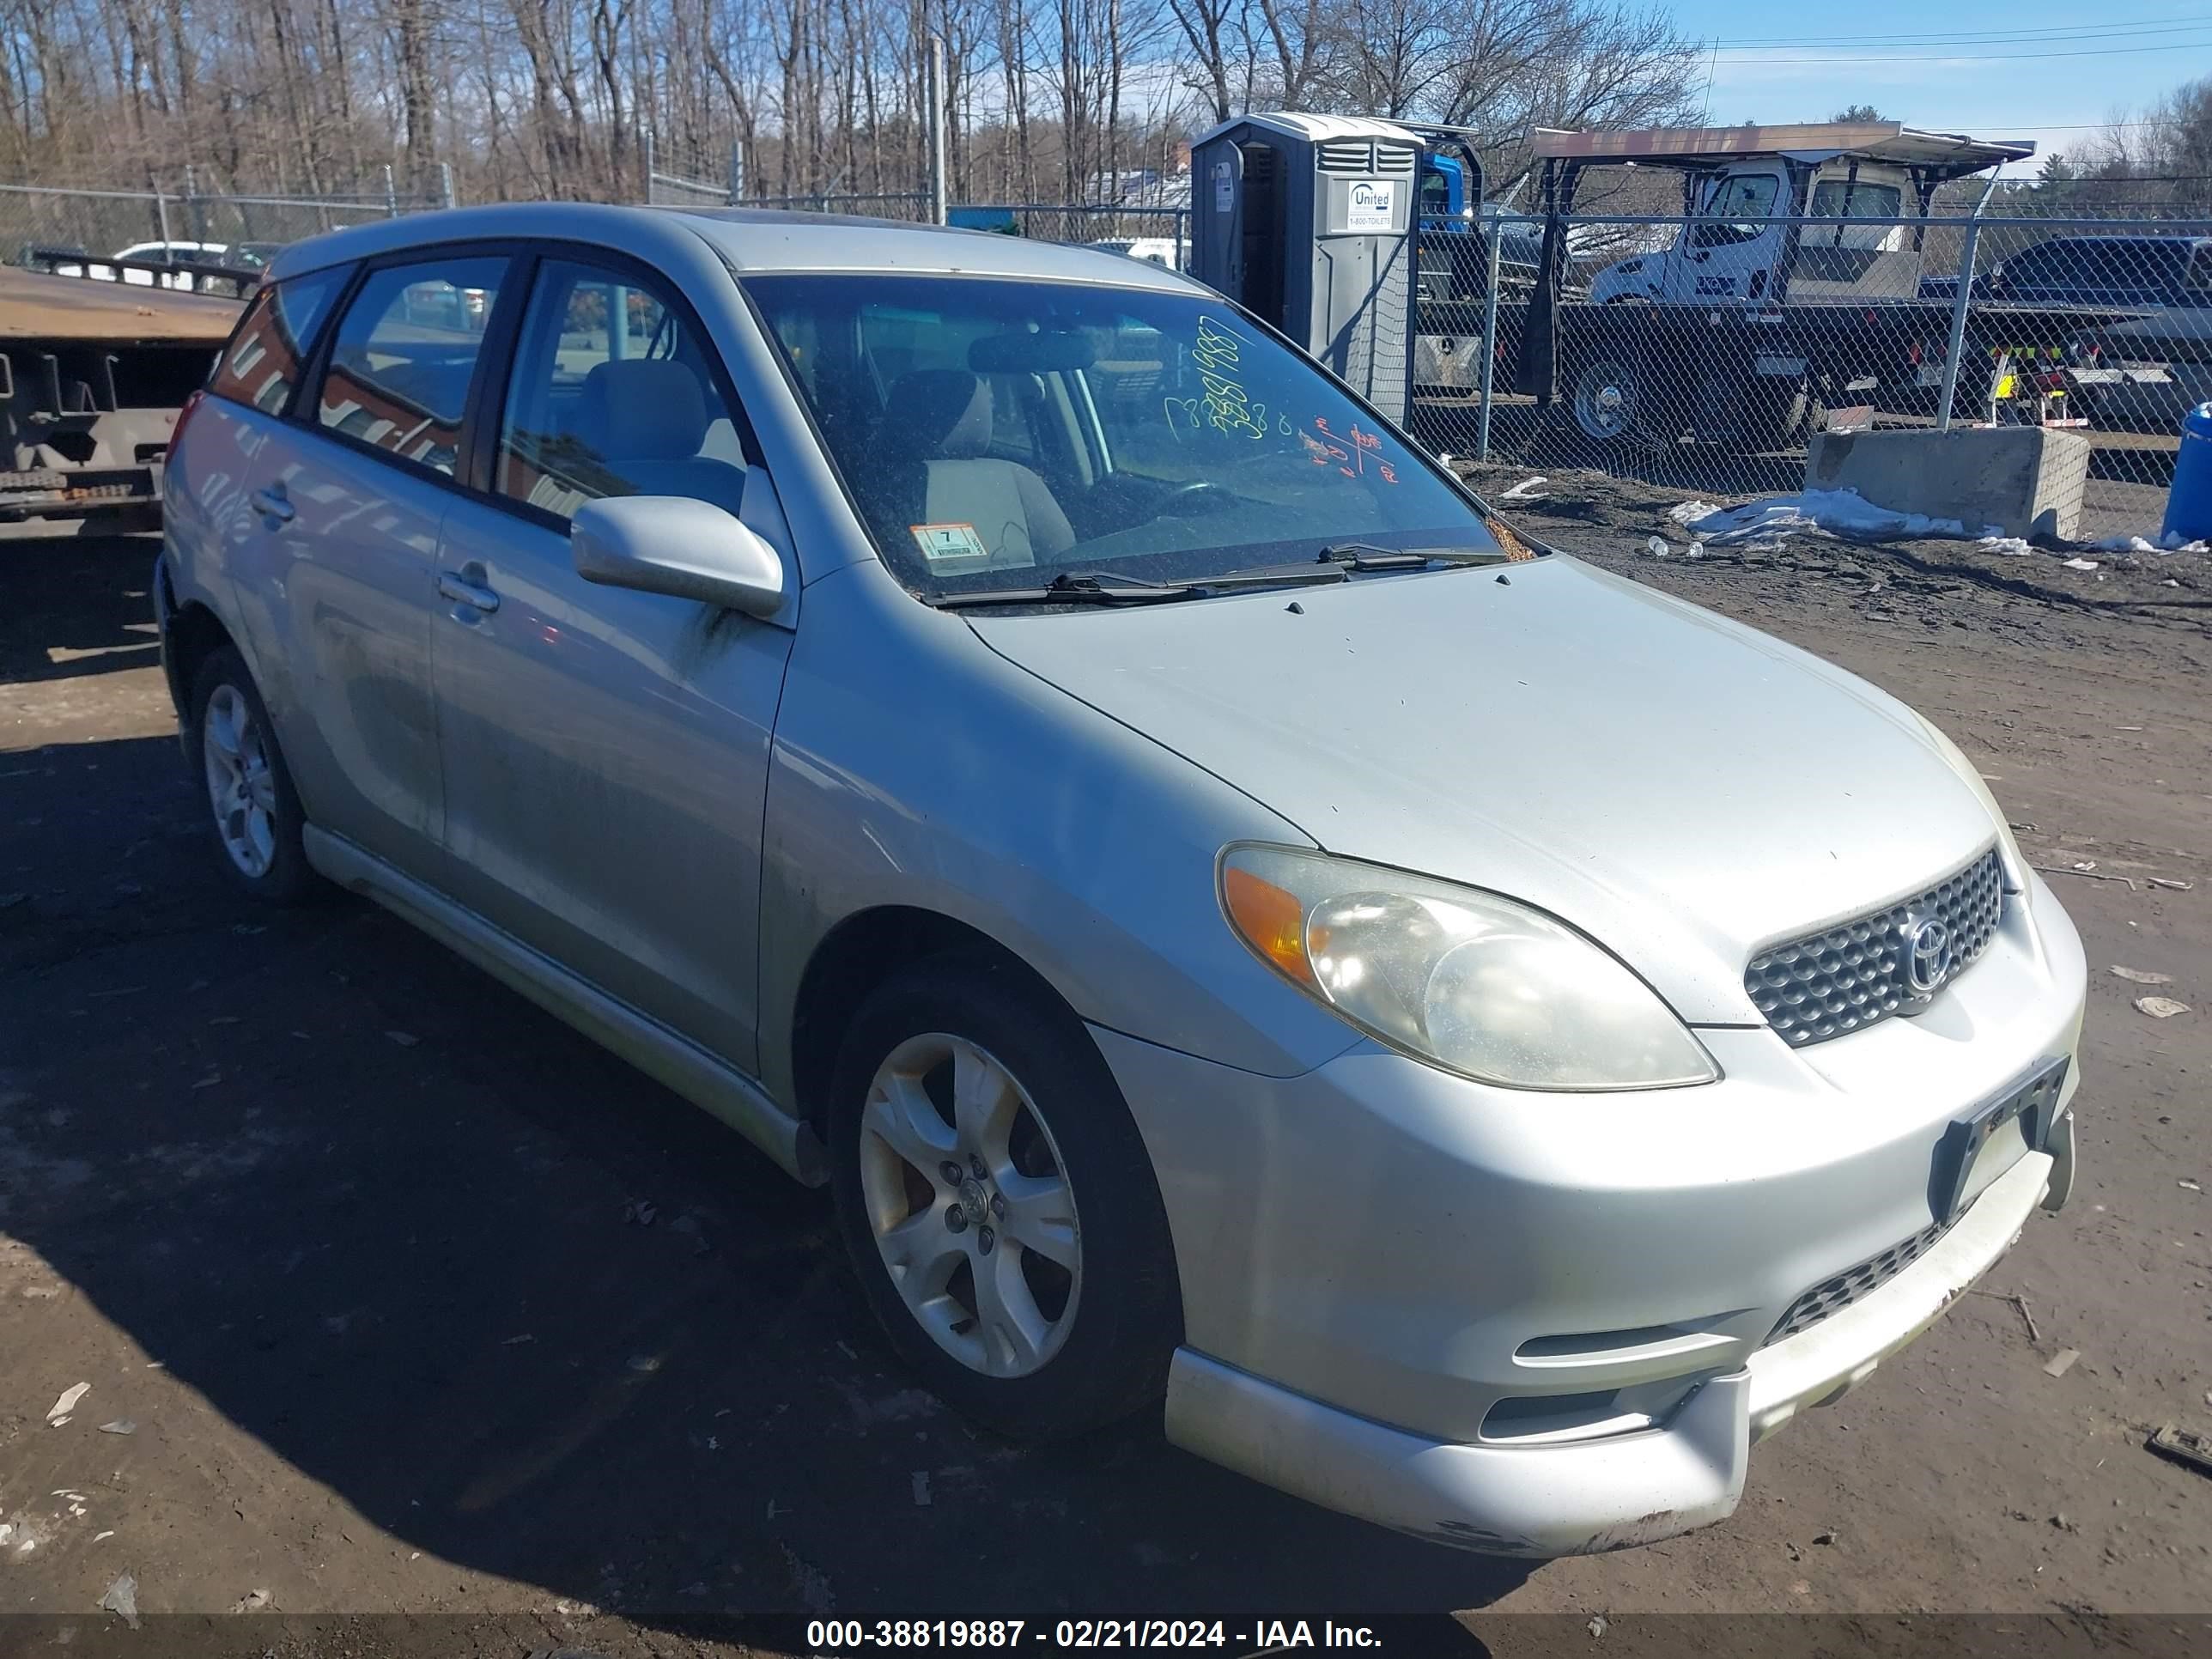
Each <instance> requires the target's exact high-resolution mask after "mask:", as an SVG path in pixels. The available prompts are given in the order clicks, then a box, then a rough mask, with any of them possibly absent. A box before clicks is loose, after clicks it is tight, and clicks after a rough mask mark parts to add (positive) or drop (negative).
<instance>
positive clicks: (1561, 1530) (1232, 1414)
mask: <svg viewBox="0 0 2212 1659" xmlns="http://www.w3.org/2000/svg"><path fill="white" fill-rule="evenodd" d="M2062 1121H2063V1124H2064V1125H2065V1130H2064V1133H2066V1134H2067V1135H2068V1137H2069V1141H2070V1135H2071V1128H2072V1122H2073V1120H2072V1119H2071V1117H2068V1118H2065V1119H2063V1120H2062ZM2052 1167H2053V1160H2052V1158H2051V1157H2050V1156H2048V1155H2047V1154H2045V1153H2042V1152H2031V1153H2028V1154H2027V1156H2025V1157H2023V1158H2021V1159H2020V1161H2019V1162H2018V1163H2016V1164H2014V1165H2013V1167H2012V1168H2011V1169H2010V1170H2007V1171H2006V1172H2005V1174H2004V1175H2002V1176H2000V1177H1999V1178H1998V1179H1997V1180H1996V1182H1993V1183H1992V1184H1991V1185H1990V1187H1989V1188H1987V1189H1985V1190H1984V1192H1983V1194H1982V1195H1981V1197H1980V1198H1978V1200H1975V1202H1974V1203H1973V1204H1972V1206H1970V1207H1969V1208H1968V1210H1967V1212H1966V1214H1965V1215H1964V1216H1963V1217H1961V1218H1960V1220H1959V1221H1958V1222H1957V1224H1956V1225H1954V1226H1953V1227H1952V1229H1951V1230H1950V1231H1948V1233H1946V1234H1945V1235H1944V1236H1943V1237H1942V1239H1941V1240H1939V1241H1938V1242H1937V1243H1936V1245H1935V1246H1934V1248H1932V1249H1930V1250H1929V1252H1928V1253H1927V1254H1926V1255H1923V1256H1921V1257H1920V1259H1919V1260H1918V1261H1915V1262H1914V1263H1913V1264H1912V1265H1911V1267H1907V1268H1906V1269H1905V1271H1904V1272H1903V1273H1900V1274H1899V1275H1898V1277H1896V1278H1895V1279H1892V1280H1891V1281H1890V1282H1889V1283H1888V1284H1887V1285H1885V1286H1883V1287H1882V1289H1881V1290H1880V1291H1876V1292H1875V1294H1873V1295H1872V1296H1869V1297H1867V1298H1865V1299H1864V1300H1863V1301H1860V1302H1857V1303H1854V1304H1852V1305H1851V1306H1850V1307H1848V1308H1846V1309H1844V1310H1843V1311H1842V1312H1841V1313H1838V1314H1835V1315H1832V1316H1830V1317H1829V1318H1827V1319H1826V1320H1824V1321H1823V1322H1821V1323H1820V1324H1818V1325H1815V1326H1814V1327H1813V1328H1812V1329H1810V1330H1808V1331H1805V1332H1803V1333H1802V1334H1799V1335H1797V1336H1794V1337H1791V1338H1790V1339H1789V1340H1787V1341H1784V1342H1778V1343H1776V1344H1775V1345H1774V1346H1771V1347H1768V1348H1763V1349H1761V1350H1759V1352H1757V1353H1755V1354H1753V1356H1752V1359H1751V1363H1750V1364H1748V1365H1747V1366H1746V1367H1745V1368H1744V1369H1742V1370H1735V1371H1730V1372H1728V1373H1726V1374H1724V1375H1723V1376H1716V1377H1714V1378H1712V1379H1711V1380H1710V1381H1708V1382H1705V1383H1701V1384H1699V1386H1698V1387H1697V1389H1696V1390H1695V1391H1694V1392H1693V1393H1692V1395H1690V1397H1689V1398H1688V1399H1687V1400H1686V1401H1684V1402H1683V1403H1682V1405H1681V1406H1680V1408H1679V1409H1677V1410H1676V1411H1675V1413H1674V1415H1673V1416H1672V1417H1671V1418H1670V1419H1668V1421H1667V1423H1666V1425H1664V1426H1663V1427H1661V1428H1657V1429H1652V1430H1649V1431H1644V1432H1641V1433H1634V1434H1626V1435H1612V1436H1607V1437H1603V1438H1601V1439H1595V1440H1585V1441H1581V1442H1571V1443H1565V1444H1559V1445H1549V1446H1498V1445H1467V1444H1452V1443H1448V1442H1443V1441H1437V1440H1428V1439H1424V1438H1422V1437H1420V1436H1419V1435H1413V1434H1407V1433H1406V1432H1405V1431H1402V1430H1400V1429H1393V1428H1390V1427H1388V1426H1386V1425H1383V1424H1381V1423H1376V1422H1372V1421H1370V1420H1369V1419H1365V1418H1361V1417H1355V1416H1353V1415H1352V1413H1348V1412H1343V1411H1339V1410H1337V1409H1335V1408H1334V1407H1328V1406H1324V1405H1322V1404H1321V1403H1320V1402H1319V1401H1314V1400H1309V1399H1307V1398H1305V1397H1304V1395H1297V1394H1294V1393H1292V1392H1291V1390H1289V1389H1283V1388H1279V1387H1277V1386H1276V1385H1275V1384H1273V1383H1266V1382H1262V1381H1261V1379H1260V1378H1258V1377H1256V1376H1251V1375H1250V1374H1249V1373H1247V1372H1244V1371H1241V1370H1237V1369H1236V1368H1235V1367H1233V1366H1230V1365H1225V1364H1221V1363H1220V1362H1219V1361H1218V1360H1213V1359H1209V1358H1206V1357H1205V1356H1204V1355H1202V1354H1199V1353H1195V1352H1192V1351H1191V1350H1190V1349H1188V1348H1184V1349H1181V1350H1179V1351H1178V1352H1176V1358H1175V1364H1174V1368H1173V1370H1171V1371H1170V1373H1169V1377H1168V1406H1167V1427H1168V1437H1169V1438H1170V1439H1171V1440H1173V1441H1174V1442H1175V1443H1176V1444H1177V1445H1179V1446H1182V1447H1183V1448H1185V1449H1188V1450H1190V1451H1193V1452H1195V1453H1197V1454H1198V1455H1200V1456H1201V1457H1206V1458H1210V1459H1211V1460H1212V1461H1213V1462H1217V1463H1221V1464H1225V1465H1226V1466H1227V1467H1229V1468H1232V1469H1236V1470H1237V1471H1238V1472H1239V1473H1241V1474H1248V1475H1250V1476H1251V1477H1252V1478H1253V1479H1254V1480H1260V1481H1262V1482H1264V1483H1266V1484H1267V1485H1268V1486H1276V1487H1279V1488H1281V1489H1282V1490H1283V1491H1285V1492H1294V1493H1296V1494H1297V1496H1299V1497H1301V1498H1310V1499H1311V1500H1312V1501H1313V1502H1315V1503H1316V1504H1323V1505H1325V1506H1327V1507H1328V1508H1330V1509H1333V1510H1343V1511H1344V1512H1345V1513H1346V1514H1350V1515H1356V1516H1360V1517H1362V1518H1363V1519H1365V1520H1369V1521H1373V1522H1378V1523H1379V1524H1381V1525H1383V1526H1386V1527H1389V1528H1392V1529H1393V1530H1395V1531H1398V1532H1405V1533H1413V1534H1418V1535H1419V1536H1421V1537H1424V1538H1428V1539H1431V1540H1433V1541H1437V1542H1438V1543H1443V1544H1451V1545H1456V1546H1458V1547H1461V1548H1463V1549H1473V1550H1482V1551H1485V1552H1487V1553H1494V1554H1500V1555H1525V1556H1539V1557H1548V1556H1558V1555H1588V1554H1592V1553H1597V1552H1599V1551H1603V1550H1617V1549H1626V1548H1629V1547H1632V1546H1634V1545H1638V1544H1649V1543H1654V1542H1656V1541H1658V1540H1660V1539H1662V1538H1670V1537H1673V1536H1674V1534H1677V1533H1683V1532H1687V1531H1689V1530H1691V1529H1692V1528H1695V1527H1702V1526H1706V1525H1709V1524H1710V1523H1711V1522H1715V1521H1718V1520H1721V1519H1723V1518H1724V1517H1725V1516H1728V1515H1729V1514H1730V1513H1731V1512H1733V1511H1734V1510H1735V1506H1736V1504H1737V1503H1738V1501H1739V1500H1740V1499H1741V1498H1742V1496H1743V1483H1744V1476H1745V1474H1746V1472H1747V1469H1748V1468H1749V1466H1750V1462H1751V1448H1752V1447H1753V1444H1755V1443H1757V1442H1758V1441H1759V1440H1760V1439H1761V1438H1763V1437H1765V1435H1767V1434H1769V1433H1771V1432H1772V1431H1774V1430H1775V1429H1778V1428H1779V1427H1780V1426H1781V1425H1783V1424H1784V1423H1785V1422H1787V1421H1789V1419H1790V1418H1791V1417H1792V1416H1794V1415H1796V1413H1797V1412H1798V1411H1799V1410H1800V1409H1801V1408H1802V1407H1807V1406H1822V1405H1826V1404H1828V1403H1829V1402H1831V1401H1835V1400H1838V1399H1840V1398H1842V1396H1843V1395H1844V1394H1846V1393H1848V1392H1849V1391H1850V1389H1853V1388H1855V1387H1857V1385H1858V1384H1859V1383H1861V1382H1863V1381H1864V1380H1865V1378H1866V1377H1867V1376H1869V1374H1870V1373H1871V1372H1872V1371H1873V1370H1874V1369H1875V1366H1876V1365H1877V1364H1880V1363H1881V1360H1883V1359H1884V1358H1887V1357H1888V1356H1889V1355H1890V1354H1893V1353H1894V1352H1897V1351H1898V1350H1899V1348H1901V1347H1903V1346H1905V1344H1906V1343H1908V1342H1910V1341H1911V1340H1912V1339H1913V1338H1914V1337H1916V1336H1917V1335H1918V1334H1920V1333H1921V1332H1922V1331H1923V1330H1925V1329H1926V1328H1928V1327H1929V1325H1930V1324H1932V1323H1934V1322H1935V1321H1936V1317H1937V1316H1939V1315H1940V1314H1941V1313H1942V1311H1943V1310H1944V1309H1945V1308H1946V1307H1947V1306H1948V1305H1949V1304H1950V1302H1951V1299H1952V1298H1953V1297H1955V1296H1957V1295H1958V1294H1959V1293H1960V1291H1963V1290H1964V1289H1965V1288H1966V1286H1967V1285H1971V1284H1972V1282H1973V1281H1974V1280H1975V1279H1978V1278H1979V1277H1980V1276H1981V1274H1982V1273H1983V1272H1984V1270H1986V1269H1987V1268H1988V1267H1989V1266H1990V1263H1992V1262H1994V1261H1996V1259H1997V1258H1998V1257H1999V1256H2001V1255H2003V1254H2004V1252H2005V1250H2006V1249H2008V1248H2009V1247H2010V1245H2011V1244H2012V1242H2013V1241H2014V1240H2015V1238H2017V1237H2020V1230H2021V1226H2022V1225H2023V1224H2024V1223H2025V1222H2026V1221H2027V1218H2028V1217H2029V1216H2030V1215H2032V1214H2033V1212H2034V1211H2035V1208H2036V1206H2038V1205H2039V1204H2040V1203H2042V1202H2043V1200H2044V1198H2045V1194H2046V1193H2047V1192H2048V1190H2049V1186H2050V1176H2051V1171H2052Z"/></svg>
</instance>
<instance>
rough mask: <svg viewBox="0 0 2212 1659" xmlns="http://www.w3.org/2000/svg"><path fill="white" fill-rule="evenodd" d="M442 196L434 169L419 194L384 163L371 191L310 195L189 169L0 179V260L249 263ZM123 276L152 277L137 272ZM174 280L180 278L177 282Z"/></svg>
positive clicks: (54, 264)
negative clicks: (220, 182)
mask: <svg viewBox="0 0 2212 1659" xmlns="http://www.w3.org/2000/svg"><path fill="white" fill-rule="evenodd" d="M451 200H452V187H451V184H450V181H449V179H447V177H445V176H442V175H441V179H439V181H438V182H437V184H436V185H434V187H433V188H432V189H431V190H429V191H404V192H403V191H401V190H400V189H399V188H398V185H397V183H396V181H394V180H393V179H392V175H391V171H390V169H388V168H387V169H386V171H385V177H384V179H383V180H382V181H381V184H380V187H378V188H374V189H372V190H369V191H356V192H347V193H343V194H334V195H325V196H315V197H300V196H285V195H257V194H250V193H240V192H236V191H206V190H203V189H201V188H199V186H198V183H197V179H196V178H195V177H194V175H193V173H192V171H191V169H186V171H185V176H184V177H183V178H182V179H179V181H178V185H177V187H176V188H175V189H174V190H170V189H167V188H157V189H152V190H144V191H122V190H76V189H58V188H54V187H50V186H47V185H0V260H4V261H5V262H6V263H8V264H19V265H41V266H46V267H47V268H50V269H59V268H64V267H68V268H71V269H73V270H83V269H85V268H86V267H87V266H90V267H91V268H92V269H94V270H99V269H100V265H99V261H100V260H101V259H103V258H118V257H120V258H129V259H131V260H134V261H152V262H159V261H161V259H163V258H164V257H165V254H168V255H173V256H174V257H176V258H180V259H187V260H192V261H197V262H200V263H208V264H229V265H235V266H240V267H242V268H246V269H258V268H259V267H261V266H262V265H264V264H267V263H268V261H269V260H270V258H273V257H274V256H275V254H276V251H277V250H278V249H279V248H281V247H283V246H284V245H285V244H287V243H289V242H295V241H298V240H301V238H302V237H307V236H313V235H316V234H319V233H321V232H323V231H325V230H332V229H336V228H338V227H339V226H341V225H353V224H362V223H365V222H368V221H370V220H374V219H386V218H392V217H396V216H398V215H400V214H402V213H411V212H415V211H417V210H421V209H424V208H433V207H442V206H447V205H450V204H451ZM124 280H126V281H131V282H140V283H150V282H152V281H154V280H155V276H154V274H152V273H145V272H139V273H132V274H129V275H126V276H125V277H124ZM178 285H179V286H183V285H186V284H185V283H183V282H182V281H181V280H180V281H179V284H178Z"/></svg>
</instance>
